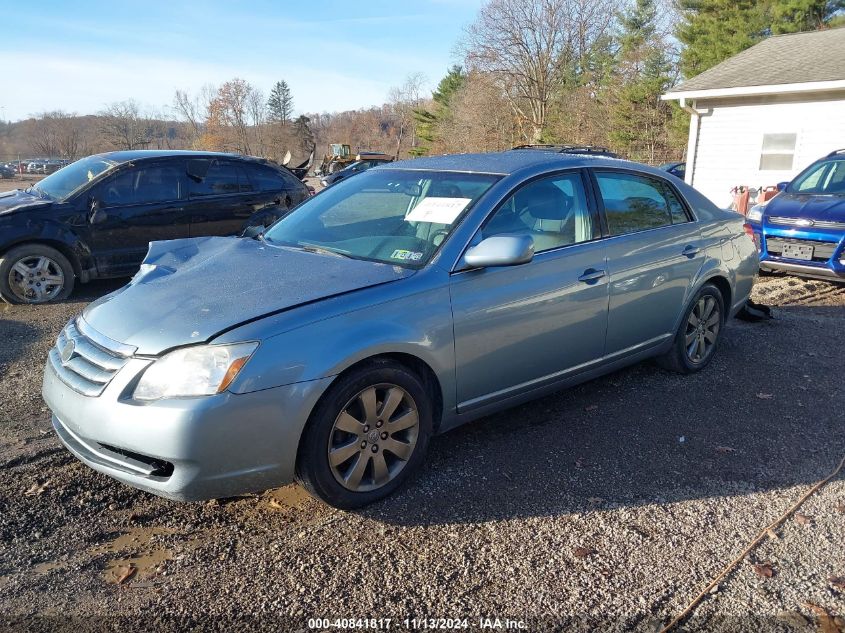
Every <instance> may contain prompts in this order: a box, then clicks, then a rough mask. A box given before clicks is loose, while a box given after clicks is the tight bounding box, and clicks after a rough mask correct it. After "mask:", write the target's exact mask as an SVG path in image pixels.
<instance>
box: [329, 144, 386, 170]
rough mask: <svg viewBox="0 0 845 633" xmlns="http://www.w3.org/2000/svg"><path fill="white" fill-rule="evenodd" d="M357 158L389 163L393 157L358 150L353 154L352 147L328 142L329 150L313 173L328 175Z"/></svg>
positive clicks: (347, 165)
mask: <svg viewBox="0 0 845 633" xmlns="http://www.w3.org/2000/svg"><path fill="white" fill-rule="evenodd" d="M359 160H370V161H384V162H385V163H389V162H390V161H391V160H393V157H392V156H388V155H387V154H383V153H381V152H358V153H357V154H353V153H352V148H351V147H350V146H349V145H347V144H345V143H329V151H328V152H327V153H326V155H325V156H323V162H322V163H320V166H319V167H318V168H317V169H316V170H315V172H314V175H315V176H328V175H329V174H333V173H335V172H336V171H340V170H341V169H343V168H344V167H349V165H351V164H352V163H354V162H356V161H359Z"/></svg>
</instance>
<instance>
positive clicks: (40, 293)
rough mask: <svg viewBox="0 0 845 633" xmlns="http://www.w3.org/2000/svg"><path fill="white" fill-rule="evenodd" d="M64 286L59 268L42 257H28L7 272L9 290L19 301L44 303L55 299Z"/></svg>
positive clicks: (17, 262)
mask: <svg viewBox="0 0 845 633" xmlns="http://www.w3.org/2000/svg"><path fill="white" fill-rule="evenodd" d="M64 285H65V274H64V272H62V268H61V266H59V265H58V263H56V262H55V261H53V260H52V259H50V258H49V257H45V256H44V255H29V256H26V257H22V258H21V259H19V260H18V261H16V262H15V263H14V264H13V265H12V267H11V269H10V270H9V288H10V289H11V291H12V292H13V293H14V295H15V297H17V298H18V299H19V300H20V301H23V302H25V303H45V302H47V301H51V300H52V299H55V298H56V297H57V296H58V295H59V293H61V291H62V288H64Z"/></svg>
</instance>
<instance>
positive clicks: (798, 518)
mask: <svg viewBox="0 0 845 633" xmlns="http://www.w3.org/2000/svg"><path fill="white" fill-rule="evenodd" d="M795 522H796V523H797V524H798V525H812V524H813V517H811V516H807V515H806V514H801V513H800V512H796V513H795Z"/></svg>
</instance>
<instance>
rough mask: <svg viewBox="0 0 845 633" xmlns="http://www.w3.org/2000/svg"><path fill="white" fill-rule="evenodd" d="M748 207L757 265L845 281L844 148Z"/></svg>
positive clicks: (767, 268) (772, 269)
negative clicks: (761, 201) (757, 255)
mask: <svg viewBox="0 0 845 633" xmlns="http://www.w3.org/2000/svg"><path fill="white" fill-rule="evenodd" d="M780 189H781V192H780V193H779V194H778V195H777V196H775V197H774V198H772V199H771V200H770V201H768V202H765V203H762V204H758V205H756V206H754V207H752V208H751V210H750V211H749V212H748V216H747V219H748V223H749V224H750V225H751V227H752V229H753V231H754V241H755V242H756V243H757V246H758V248H759V249H760V268H761V269H762V270H768V271H784V272H788V273H792V274H796V275H802V276H806V277H815V278H820V279H827V280H832V281H837V280H839V281H845V149H840V150H837V151H835V152H831V153H830V154H828V155H827V156H825V157H824V158H822V159H820V160H817V161H816V162H815V163H813V164H812V165H810V166H809V167H807V169H805V170H804V171H802V172H801V173H800V174H798V176H796V177H795V179H794V180H793V181H792V182H790V183H784V184H782V185H781V186H780Z"/></svg>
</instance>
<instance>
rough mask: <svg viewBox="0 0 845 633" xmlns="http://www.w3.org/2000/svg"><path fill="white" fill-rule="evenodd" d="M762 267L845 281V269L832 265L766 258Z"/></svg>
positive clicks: (775, 270)
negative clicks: (837, 269)
mask: <svg viewBox="0 0 845 633" xmlns="http://www.w3.org/2000/svg"><path fill="white" fill-rule="evenodd" d="M760 268H761V269H762V270H766V271H774V272H786V273H792V274H795V275H802V276H805V277H814V278H817V279H828V280H830V281H845V271H836V270H834V269H833V268H832V267H826V266H807V265H805V264H797V263H795V262H789V261H779V260H774V259H764V260H762V261H761V262H760Z"/></svg>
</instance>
